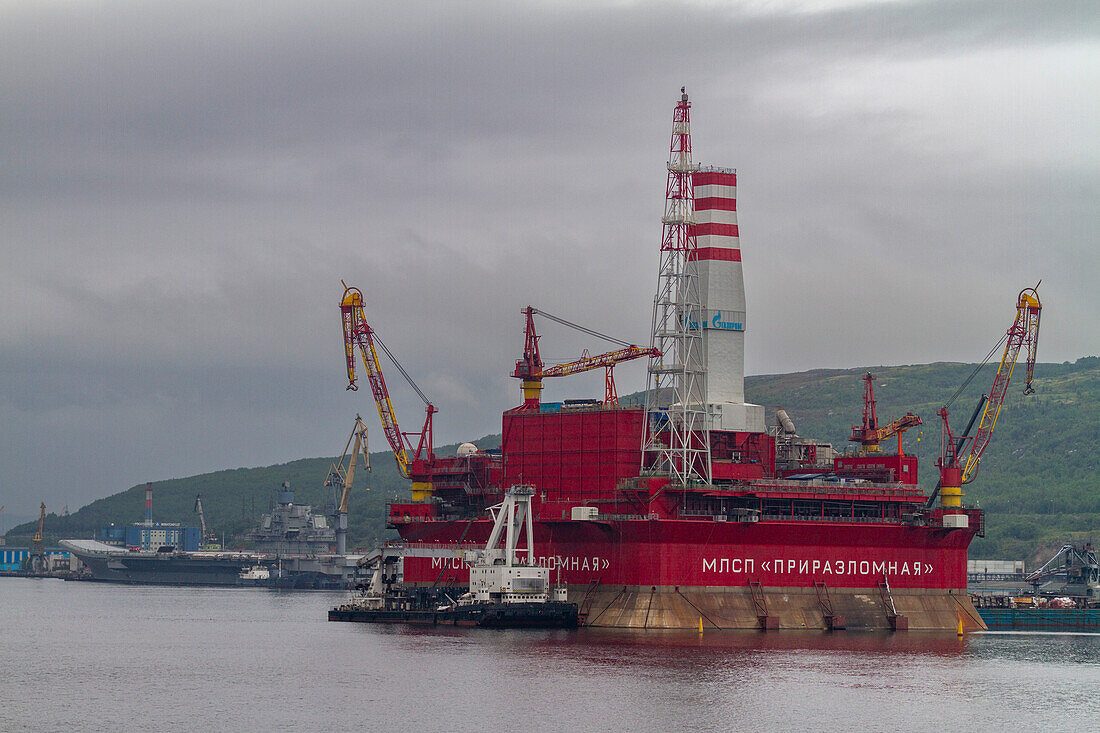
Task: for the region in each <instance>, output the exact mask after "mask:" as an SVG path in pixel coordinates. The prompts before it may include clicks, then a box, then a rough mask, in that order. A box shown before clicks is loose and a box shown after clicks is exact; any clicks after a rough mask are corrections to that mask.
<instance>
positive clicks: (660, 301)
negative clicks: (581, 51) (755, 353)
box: [642, 87, 711, 487]
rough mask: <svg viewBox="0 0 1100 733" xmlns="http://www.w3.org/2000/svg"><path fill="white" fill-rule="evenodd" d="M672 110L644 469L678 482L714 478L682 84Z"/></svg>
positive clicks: (687, 107)
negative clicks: (711, 469)
mask: <svg viewBox="0 0 1100 733" xmlns="http://www.w3.org/2000/svg"><path fill="white" fill-rule="evenodd" d="M680 92H681V94H680V101H679V103H678V104H677V105H676V109H675V111H674V112H673V115H672V141H671V143H670V145H669V158H668V183H667V185H666V187H665V213H664V216H663V217H661V223H662V225H663V231H662V236H661V264H660V269H659V272H658V276H657V294H656V297H655V298H654V300H653V320H652V328H651V334H652V339H651V342H650V345H651V347H652V348H653V349H656V350H657V351H658V352H660V356H654V357H651V358H650V361H649V374H648V379H647V388H646V405H645V411H646V430H645V432H644V434H643V437H642V440H643V444H642V469H643V471H651V472H656V473H658V474H663V475H667V476H669V478H670V479H671V483H672V485H673V486H681V487H683V486H686V485H687V483H688V482H692V481H701V482H703V483H709V482H710V475H711V472H710V432H709V426H708V424H707V410H706V405H705V398H706V387H705V384H704V379H705V363H704V360H703V330H702V316H703V312H702V310H703V304H702V296H701V293H700V288H699V276H698V272H697V269H696V268H694V267H690V266H689V263H690V262H691V260H692V258H693V257H694V255H695V253H696V244H695V232H694V230H693V225H694V224H695V202H694V194H693V192H692V181H691V176H692V173H693V171H695V169H696V168H697V166H695V165H694V164H693V163H692V160H691V115H690V110H691V103H690V102H689V101H688V95H687V94H686V93H685V92H684V89H683V87H681V88H680Z"/></svg>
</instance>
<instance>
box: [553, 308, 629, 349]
mask: <svg viewBox="0 0 1100 733" xmlns="http://www.w3.org/2000/svg"><path fill="white" fill-rule="evenodd" d="M531 312H532V313H537V314H538V315H540V316H544V317H546V318H549V319H550V320H551V321H555V322H557V323H560V324H561V325H563V326H568V327H569V328H575V329H576V330H578V331H582V332H584V333H587V334H588V335H589V336H595V337H596V338H601V339H603V340H604V341H608V342H610V343H613V344H617V345H619V346H634V344H632V343H629V342H627V341H623V340H622V339H617V338H615V337H614V336H608V335H607V334H605V333H600V332H599V331H593V330H592V329H591V328H585V327H584V326H581V325H578V324H576V323H573V322H571V321H567V320H565V319H564V318H558V317H557V316H554V315H550V314H549V313H547V312H546V311H540V310H539V309H538V308H532V309H531Z"/></svg>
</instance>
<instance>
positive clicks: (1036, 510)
mask: <svg viewBox="0 0 1100 733" xmlns="http://www.w3.org/2000/svg"><path fill="white" fill-rule="evenodd" d="M869 369H870V371H872V372H873V373H874V374H875V375H876V376H877V379H876V380H875V396H876V398H877V399H878V415H879V421H880V423H882V424H885V422H887V421H889V420H891V419H893V418H894V417H897V416H899V415H901V414H903V413H905V412H907V411H912V412H915V413H917V414H918V415H920V416H921V417H922V418H923V420H924V425H923V426H922V428H918V429H913V430H910V431H909V433H908V434H907V435H906V438H905V448H906V451H907V452H910V453H915V454H917V455H919V456H920V458H921V484H922V485H924V486H925V487H926V488H928V489H931V488H932V487H933V486H935V483H936V477H937V476H936V470H935V467H934V465H933V462H934V460H935V458H936V456H938V455H939V445H940V419H939V418H938V417H937V416H936V411H937V410H938V409H939V408H940V407H941V406H942V405H943V404H944V402H945V401H946V400H948V399H949V398H950V397H951V396H952V394H953V393H955V391H956V390H957V389H958V387H959V386H960V385H961V384H963V383H964V382H965V381H966V380H967V378H968V377H969V376H970V375H971V373H972V372H973V371H974V369H975V365H972V364H943V363H940V364H924V365H913V366H892V367H870V368H869ZM867 370H868V369H866V368H860V369H843V370H815V371H810V372H800V373H796V374H780V375H763V376H755V377H749V378H747V379H746V383H745V390H746V397H747V399H748V400H749V401H751V402H755V403H758V404H762V405H765V406H766V407H767V408H768V420H769V422H770V421H771V420H772V419H773V417H772V416H773V413H774V409H775V408H776V407H785V408H786V409H787V411H788V413H789V414H790V416H791V418H792V419H793V420H794V422H795V425H796V427H797V429H798V432H799V434H800V435H802V436H805V437H815V438H820V439H823V440H827V441H829V442H831V443H833V445H834V446H836V447H838V448H841V449H843V448H845V447H847V437H848V434H849V431H850V428H851V426H852V425H854V424H856V423H858V422H859V421H860V413H861V410H862V406H863V405H862V390H863V382H862V381H861V379H860V377H861V376H862V375H863V374H864V372H866V371H867ZM994 371H995V367H994V366H992V365H988V366H985V367H983V368H982V369H981V370H980V371H979V373H978V375H977V376H976V377H975V378H974V380H973V381H972V382H971V384H970V386H969V388H968V389H967V390H965V391H964V392H963V393H962V394H961V395H960V396H959V397H958V398H957V399H956V400H955V401H954V402H953V403H952V404H951V405H950V406H949V409H950V411H951V422H952V427H953V428H954V429H955V430H962V429H963V428H964V427H965V426H966V421H967V420H968V419H969V417H970V414H971V412H972V411H973V409H974V406H975V405H976V403H977V401H978V399H979V397H980V395H981V394H982V393H983V392H985V391H988V389H989V385H990V384H991V383H992V381H993V374H994ZM1023 384H1024V374H1023V367H1022V365H1021V366H1020V367H1019V368H1018V370H1017V371H1016V373H1015V374H1014V375H1013V381H1012V384H1011V386H1010V387H1009V392H1008V396H1007V398H1006V400H1005V405H1004V409H1003V410H1002V412H1001V416H1000V419H999V421H998V423H997V428H996V432H995V433H994V436H993V441H992V443H991V444H990V446H989V449H988V450H987V451H986V453H985V456H984V458H983V460H982V464H981V470H980V471H979V472H978V476H977V479H976V480H975V481H974V482H973V483H971V484H969V485H968V486H966V487H964V491H965V492H966V499H965V500H966V501H973V502H977V503H978V504H979V505H980V506H981V507H982V508H983V509H985V510H986V511H987V513H988V516H987V521H986V526H987V537H986V538H985V539H979V540H976V541H975V543H974V544H973V545H972V548H971V554H972V556H974V557H989V558H992V557H998V558H1009V559H1018V558H1025V557H1026V558H1029V559H1032V558H1034V557H1037V556H1039V555H1042V554H1044V553H1046V552H1048V551H1049V550H1050V549H1051V548H1055V547H1057V546H1058V545H1059V544H1061V542H1063V541H1064V540H1067V539H1083V538H1085V537H1086V536H1091V535H1090V534H1089V533H1091V532H1094V531H1096V530H1098V529H1100V460H1098V457H1097V445H1098V443H1100V410H1098V409H1097V405H1098V404H1100V358H1097V357H1087V358H1082V359H1078V360H1077V361H1076V362H1075V363H1068V362H1067V363H1064V364H1039V365H1037V367H1036V370H1035V388H1036V393H1035V394H1033V395H1030V396H1026V397H1025V396H1024V395H1022V394H1021V391H1022V389H1023ZM632 397H634V398H635V399H637V397H638V396H637V395H632ZM627 399H628V398H624V401H627ZM473 442H475V443H476V444H477V445H478V446H479V447H481V448H493V447H497V446H498V445H499V442H500V436H499V435H490V436H486V437H483V438H480V439H476V440H474V441H473ZM454 447H455V446H444V447H442V448H439V449H437V452H438V453H440V454H443V455H446V454H448V453H451V452H453V450H454ZM332 461H333V459H332V458H305V459H301V460H296V461H292V462H290V463H285V464H281V465H276V466H267V467H263V468H237V469H231V470H225V471H218V472H215V473H208V474H203V475H200V476H192V477H188V478H180V479H171V480H168V481H159V482H155V483H154V484H153V486H154V496H155V498H154V518H155V519H156V520H158V521H175V522H183V523H187V524H196V525H197V522H198V519H197V517H196V516H195V514H194V513H193V507H194V502H195V496H196V494H201V495H202V500H203V507H204V509H205V512H206V517H207V523H208V524H209V525H210V526H212V527H213V528H215V529H216V530H217V531H218V532H224V533H225V534H226V537H227V539H228V538H231V537H233V536H235V535H237V534H239V533H242V532H244V531H246V530H247V529H248V528H249V527H250V526H252V525H253V524H255V523H256V521H257V520H258V519H259V516H260V514H262V513H263V512H264V511H267V510H268V508H269V506H270V503H271V500H272V497H273V495H274V492H275V490H276V489H277V488H278V487H279V486H280V484H281V483H282V482H283V481H290V482H291V488H292V489H293V490H294V491H295V494H296V500H297V502H298V503H302V504H312V505H314V506H315V507H317V508H318V509H320V508H322V507H324V506H325V505H326V504H331V503H332V501H333V497H332V494H331V492H330V491H329V490H328V489H325V488H324V487H323V482H324V479H325V477H326V476H327V474H328V469H329V466H330V464H331V463H332ZM371 466H372V471H371V472H370V473H369V474H367V481H366V484H369V486H370V490H369V491H367V490H365V489H364V488H360V485H359V481H358V480H357V481H356V484H357V489H356V491H355V492H354V493H353V496H352V500H351V507H350V516H349V534H350V537H349V546H355V545H360V546H366V545H370V544H372V543H373V542H375V541H377V540H378V539H380V538H382V537H383V536H385V534H386V530H385V523H384V512H385V503H386V502H388V501H391V500H393V499H394V498H405V497H407V496H408V493H407V490H406V488H405V486H404V482H403V481H402V480H400V478H399V476H398V474H397V470H396V466H395V464H394V460H393V457H392V455H390V454H389V453H385V452H378V453H374V454H372V455H371ZM143 491H144V485H139V486H134V487H132V488H130V489H128V490H126V491H123V492H121V493H119V494H115V495H113V496H110V497H107V498H104V499H100V500H98V501H95V502H92V503H91V504H89V505H88V506H86V507H84V508H82V509H81V510H80V511H78V512H76V513H75V514H73V515H71V516H69V517H57V516H55V515H53V514H51V515H49V516H48V517H47V523H46V530H47V536H48V537H58V536H85V537H87V536H91V534H92V533H93V532H94V531H95V530H96V529H97V528H98V527H101V526H103V525H104V524H107V523H110V522H116V523H130V522H134V521H139V520H140V519H141V518H142V514H143V506H144V501H143V499H144V495H143ZM33 531H34V527H33V525H32V524H24V525H20V526H18V527H15V528H13V529H12V530H11V531H9V532H8V535H9V537H10V538H11V539H12V540H15V539H16V538H17V537H20V536H23V537H25V536H27V535H29V534H31V533H33ZM230 544H231V545H232V544H234V543H233V542H230Z"/></svg>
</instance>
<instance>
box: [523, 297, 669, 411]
mask: <svg viewBox="0 0 1100 733" xmlns="http://www.w3.org/2000/svg"><path fill="white" fill-rule="evenodd" d="M523 313H524V315H525V316H526V317H527V326H526V330H525V334H524V346H523V358H522V359H520V360H518V361H517V362H516V369H515V371H514V372H512V376H513V377H516V378H517V379H522V380H523V409H525V410H537V409H538V406H539V395H540V394H541V393H542V380H543V379H545V378H547V377H565V376H569V375H570V374H579V373H580V372H586V371H588V370H590V369H599V368H600V367H604V369H605V374H604V404H605V405H607V406H609V407H615V406H617V405H618V404H619V396H618V393H617V390H616V388H615V375H614V372H613V370H614V368H615V365H616V364H621V363H623V362H625V361H631V360H633V359H640V358H642V357H658V356H660V355H661V352H660V351H658V350H657V349H654V348H642V347H640V346H635V345H634V344H629V343H627V342H626V341H621V340H619V339H616V338H612V337H611V336H605V335H604V334H602V333H599V332H597V331H593V330H592V329H589V328H585V327H584V326H578V325H577V324H575V323H571V322H569V321H567V320H565V319H564V318H558V317H557V316H552V315H550V314H549V313H547V312H545V311H540V310H538V309H536V308H533V307H532V306H527V307H526V308H524V309H523ZM536 315H540V316H543V317H544V318H549V319H550V320H551V321H555V322H556V323H560V324H561V325H563V326H568V327H569V328H573V329H576V330H578V331H582V332H584V333H587V334H589V335H592V336H596V337H598V338H601V339H604V340H605V341H610V342H612V343H614V344H618V345H619V346H621V347H622V348H620V349H617V350H615V351H609V352H607V353H605V354H597V355H595V356H592V355H589V353H588V351H587V350H585V351H584V353H583V354H582V355H581V358H579V359H576V360H575V361H570V362H567V363H565V364H556V365H554V366H551V367H545V366H543V363H542V358H541V357H540V356H539V338H540V336H539V335H538V334H537V333H536V332H535V316H536Z"/></svg>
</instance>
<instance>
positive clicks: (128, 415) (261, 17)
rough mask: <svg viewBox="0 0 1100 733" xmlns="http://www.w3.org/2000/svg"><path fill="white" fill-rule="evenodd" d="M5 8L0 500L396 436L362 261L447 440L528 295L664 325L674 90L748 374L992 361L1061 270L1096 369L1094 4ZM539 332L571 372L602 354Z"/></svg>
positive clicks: (1055, 324) (1082, 342) (1049, 294)
mask: <svg viewBox="0 0 1100 733" xmlns="http://www.w3.org/2000/svg"><path fill="white" fill-rule="evenodd" d="M0 14H2V15H0V18H2V21H0V95H2V96H0V129H2V132H3V134H2V135H0V156H2V158H0V160H2V165H0V234H2V239H0V247H2V250H0V251H2V255H3V267H0V309H2V313H3V318H2V321H0V374H2V382H0V433H2V436H0V437H2V443H0V504H6V505H7V506H8V509H7V513H8V516H9V517H10V516H11V513H13V512H15V513H17V514H18V513H22V514H30V513H32V512H34V511H35V507H36V506H37V504H38V502H39V501H45V502H46V503H47V505H48V506H49V509H50V510H51V511H52V510H59V509H60V508H61V506H62V505H65V504H67V505H68V506H69V508H70V509H71V510H75V509H76V508H77V507H79V506H81V505H83V504H85V503H87V502H88V501H90V500H92V499H94V498H98V497H101V496H105V495H108V494H111V493H114V492H116V491H120V490H123V489H125V488H128V487H129V486H132V485H134V484H137V483H140V482H144V481H146V480H158V479H164V478H171V477H178V476H185V475H191V474H195V473H201V472H206V471H211V470H217V469H222V468H233V467H238V466H257V465H267V464H271V463H276V462H283V461H287V460H292V459H296V458H301V457H312V456H319V455H332V454H334V453H337V452H339V451H340V450H341V449H342V447H343V445H344V441H345V440H346V436H347V434H348V432H349V431H350V429H351V424H352V421H353V419H354V415H355V413H356V412H357V411H358V412H361V413H362V414H363V415H364V417H369V424H370V425H372V427H373V426H376V425H377V417H376V416H375V415H374V413H373V405H372V403H371V401H370V398H369V391H367V390H366V389H363V390H361V391H360V392H359V393H357V394H352V393H345V391H344V386H345V377H344V373H343V355H342V346H341V331H340V325H339V312H338V310H337V305H338V303H339V299H340V295H341V292H342V289H341V286H340V280H341V278H343V279H345V280H347V281H348V283H349V284H354V285H357V286H359V287H361V288H362V289H363V291H364V293H365V294H366V298H367V306H368V307H367V311H368V318H369V319H370V321H371V322H372V324H373V325H374V326H375V327H376V328H377V330H378V332H379V333H380V334H381V335H382V337H383V339H384V340H385V341H386V343H387V344H388V345H389V346H390V348H391V349H392V350H393V351H394V353H395V354H397V355H398V357H399V358H400V359H401V360H402V361H403V363H404V364H405V366H406V367H407V368H408V370H409V371H410V372H411V373H412V374H413V375H414V377H415V378H416V379H417V381H418V382H419V384H420V386H421V387H422V388H423V389H424V391H425V392H426V393H428V395H429V396H430V397H431V398H432V399H433V400H434V401H435V403H436V404H437V406H438V407H439V409H440V413H439V415H438V416H437V420H436V429H437V435H438V436H439V440H438V441H437V442H440V443H442V442H446V441H453V440H459V439H470V438H476V437H479V436H482V435H485V434H487V433H492V432H496V431H498V430H499V426H500V412H501V411H502V410H504V409H506V408H507V407H509V406H512V405H514V404H516V403H518V401H519V399H520V394H519V385H518V383H517V382H516V380H513V379H510V378H509V377H508V376H507V375H508V373H509V372H510V371H511V366H512V365H513V364H514V361H515V359H516V358H517V357H518V356H519V354H520V352H521V350H522V345H523V343H522V327H523V321H522V317H521V316H520V309H521V308H522V307H523V306H524V305H526V304H528V303H532V304H534V305H536V306H537V307H539V308H543V309H545V310H547V311H549V312H551V313H555V314H557V315H560V316H563V317H565V318H568V319H570V320H574V321H577V322H581V323H584V324H586V325H589V326H592V327H594V328H597V329H599V330H601V331H604V332H607V333H611V334H613V335H615V336H618V337H620V338H624V339H627V340H632V341H636V342H639V343H646V342H648V338H649V336H648V327H649V319H650V310H651V307H652V306H651V304H652V298H653V290H654V286H655V284H656V275H657V264H658V262H657V245H658V242H659V239H660V234H661V231H660V221H659V219H660V216H661V213H662V206H663V200H662V199H663V196H664V184H665V169H664V163H665V160H666V159H667V156H668V139H669V133H670V129H671V117H672V108H673V105H674V104H675V102H676V99H677V96H678V93H679V89H680V86H681V85H686V86H687V89H688V92H689V93H690V94H691V98H692V102H693V110H692V122H693V133H694V148H695V157H696V160H697V161H700V162H703V163H705V164H713V165H723V166H730V167H736V168H737V169H738V173H739V191H738V198H739V202H738V209H739V217H740V226H741V244H742V248H743V258H744V270H745V281H746V289H747V292H748V307H749V313H748V327H749V330H748V335H747V347H746V349H747V365H746V366H747V371H748V373H749V374H761V373H775V372H785V371H794V370H803V369H811V368H816V367H851V366H862V365H877V364H904V363H926V362H933V361H949V360H950V361H975V360H978V359H980V358H982V357H983V356H984V355H985V353H986V351H987V350H988V349H989V347H990V346H991V345H992V344H993V343H994V342H995V341H996V340H997V339H998V338H999V336H1000V334H1001V333H1003V331H1004V329H1005V328H1006V327H1007V326H1008V324H1009V322H1010V321H1011V318H1012V315H1013V310H1012V309H1013V304H1014V298H1015V295H1016V293H1017V291H1018V290H1020V289H1021V288H1023V287H1025V286H1029V285H1033V284H1034V283H1035V282H1036V281H1037V280H1039V279H1040V278H1042V280H1043V285H1042V288H1041V290H1040V292H1041V294H1042V296H1043V302H1044V305H1045V312H1044V318H1043V334H1042V339H1041V343H1040V359H1041V360H1044V361H1062V360H1072V359H1075V358H1077V357H1080V356H1083V355H1090V354H1098V353H1100V326H1097V324H1098V323H1100V298H1098V297H1097V294H1096V292H1097V287H1096V283H1097V282H1098V281H1100V257H1098V255H1097V252H1096V241H1097V234H1098V229H1100V226H1098V224H1100V222H1098V213H1097V205H1096V202H1097V193H1098V185H1097V184H1098V171H1100V165H1098V163H1100V145H1098V136H1097V130H1100V114H1098V110H1097V104H1098V101H1097V100H1098V99H1100V84H1098V76H1100V55H1098V48H1100V43H1098V38H1100V11H1098V6H1097V4H1096V3H1095V2H1032V1H1030V0H1028V1H1025V2H1012V1H1010V0H993V1H991V2H965V1H963V2H905V1H897V2H844V1H842V0H838V1H834V2H829V1H821V2H809V1H807V2H798V1H796V0H787V1H782V0H780V1H775V2H767V1H765V0H759V1H757V2H745V3H732V2H730V3H727V2H697V3H684V4H679V5H674V4H670V3H632V2H615V3H591V2H577V3H562V2H541V3H517V2H500V3H481V2H475V3H417V2H403V3H389V4H382V3H366V2H348V3H301V2H273V1H265V2H247V1H244V2H242V1H233V2H201V1H199V2H186V3H185V2H173V3H166V2H149V1H148V0H146V1H142V2H114V3H92V2H79V1H77V2H35V3H27V2H0ZM545 334H546V335H545V337H544V339H543V341H542V347H543V352H544V355H545V356H547V357H549V358H550V359H559V360H564V359H569V358H574V357H575V356H577V355H578V354H579V352H580V350H581V349H582V348H585V347H588V348H591V349H593V350H596V349H602V345H601V344H599V343H598V342H591V341H585V340H584V339H583V338H579V337H577V336H575V335H574V334H571V333H569V332H567V331H563V330H561V329H558V328H551V327H547V328H546V329H545ZM391 372H393V370H391ZM643 373H644V372H643V367H641V366H639V365H635V366H634V367H633V368H632V369H621V370H620V373H619V383H620V391H621V392H629V391H633V390H635V389H639V388H640V387H641V383H642V375H643ZM389 381H390V386H391V389H392V390H393V392H394V393H395V397H396V398H397V403H398V409H399V417H400V418H401V421H402V423H403V425H402V427H403V428H405V429H406V430H411V429H416V428H418V427H419V424H420V421H421V419H422V412H421V410H420V408H419V407H418V406H417V403H416V402H415V401H414V400H413V399H412V398H411V397H410V396H409V394H410V393H409V391H408V390H407V389H404V388H403V386H402V385H401V382H400V379H399V376H398V375H397V374H396V373H391V374H390V375H389ZM601 389H602V385H601V383H600V375H597V376H596V377H595V378H591V379H587V380H585V379H579V380H578V379H577V378H574V380H573V381H562V382H559V383H555V384H550V385H549V390H548V393H547V397H548V398H555V397H556V398H561V397H564V396H572V395H574V394H577V393H579V394H580V395H581V396H593V395H595V394H596V393H597V392H599V391H600V390H601ZM946 396H947V395H945V397H946ZM853 399H856V397H855V396H854V397H853ZM853 409H855V408H853ZM853 414H855V413H853ZM372 437H373V438H374V440H373V441H372V448H374V449H375V450H379V449H382V448H383V447H384V442H383V441H382V436H381V431H380V430H377V429H375V430H373V431H372ZM320 479H321V477H318V480H320ZM139 512H140V508H137V507H136V508H135V518H136V517H137V515H138V514H139ZM4 526H5V527H10V526H11V522H10V521H8V520H7V518H5V521H4Z"/></svg>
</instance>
